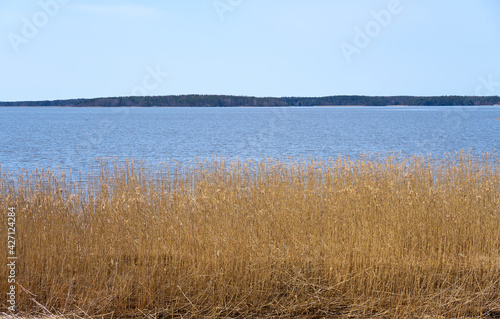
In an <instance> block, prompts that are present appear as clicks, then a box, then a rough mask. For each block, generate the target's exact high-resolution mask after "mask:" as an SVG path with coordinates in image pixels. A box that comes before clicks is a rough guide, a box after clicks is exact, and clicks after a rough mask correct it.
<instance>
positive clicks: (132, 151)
mask: <svg viewBox="0 0 500 319" xmlns="http://www.w3.org/2000/svg"><path fill="white" fill-rule="evenodd" d="M499 117H500V107H498V106H489V107H485V106H482V107H437V106H434V107H300V108H240V107H239V108H36V107H26V108H25V107H23V108H10V107H8V108H0V165H1V168H2V169H3V170H8V171H17V170H19V169H21V168H26V169H34V168H36V167H37V166H38V167H44V168H54V169H55V168H58V167H59V168H62V169H73V170H84V171H85V170H86V168H88V167H89V165H90V164H91V163H92V162H93V161H94V160H95V159H96V158H100V157H114V156H117V157H119V158H126V157H128V158H139V159H144V160H146V161H148V162H151V163H155V162H160V161H162V160H165V159H171V160H176V161H179V162H188V161H190V160H192V159H193V158H195V157H197V158H207V157H211V156H214V155H215V156H228V157H240V158H241V159H261V158H264V157H274V158H276V157H282V158H283V157H289V156H294V157H298V156H313V157H320V158H329V157H335V156H339V155H341V156H345V155H347V156H351V157H356V156H359V155H360V154H362V153H366V152H369V153H385V152H402V153H403V154H410V155H411V154H424V155H427V154H432V155H436V156H440V155H442V154H444V153H450V152H451V153H452V152H455V151H459V150H462V149H464V150H474V151H477V152H488V151H489V152H493V151H498V150H500V138H499V133H500V120H496V118H499Z"/></svg>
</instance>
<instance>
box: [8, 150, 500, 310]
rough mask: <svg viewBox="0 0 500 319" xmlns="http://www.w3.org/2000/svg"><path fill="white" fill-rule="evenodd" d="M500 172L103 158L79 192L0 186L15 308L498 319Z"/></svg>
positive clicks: (408, 164)
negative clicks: (9, 220) (12, 251)
mask: <svg viewBox="0 0 500 319" xmlns="http://www.w3.org/2000/svg"><path fill="white" fill-rule="evenodd" d="M499 159H500V154H471V153H464V152H462V153H459V154H454V155H448V156H446V157H445V158H444V159H436V158H430V157H421V156H414V157H407V156H399V155H387V156H382V157H376V158H374V157H373V156H372V157H365V158H361V159H356V160H350V159H348V158H336V159H330V160H326V161H321V160H315V159H296V160H294V159H287V160H286V161H280V160H272V159H269V160H265V161H262V162H248V161H240V160H235V159H223V158H217V159H212V160H205V161H199V162H198V163H196V164H193V165H189V166H187V165H180V164H175V163H170V164H168V163H163V164H160V165H159V166H155V167H151V166H150V165H146V164H145V163H142V162H137V161H126V162H113V161H109V160H108V161H106V160H103V161H102V162H101V163H100V164H99V165H97V166H96V167H94V169H93V170H92V173H90V174H88V175H86V176H84V177H80V179H84V180H85V181H86V183H85V184H84V185H85V186H84V187H82V186H81V185H82V183H78V182H77V180H76V179H75V178H73V177H71V178H70V177H66V176H64V174H62V173H61V172H57V171H56V172H53V171H49V170H38V171H32V172H27V171H23V172H20V173H18V174H10V175H9V174H7V173H6V172H3V173H2V174H0V207H1V209H2V210H4V211H6V209H7V207H9V206H14V207H16V211H17V227H16V230H17V255H18V261H17V263H18V264H17V267H18V268H17V271H18V274H17V282H18V284H19V287H20V289H19V291H18V296H17V303H18V305H19V306H20V311H21V313H24V314H29V315H33V314H44V315H48V314H53V315H60V314H74V315H78V316H82V317H86V318H87V317H89V316H90V317H119V316H150V317H155V318H156V317H168V318H170V317H172V318H180V317H183V318H190V317H192V318H235V317H238V318H252V317H253V318H257V317H276V318H278V317H300V318H321V317H394V318H396V317H399V318H411V317H414V318H422V317H428V318H431V317H432V318H434V317H441V318H443V317H445V318H450V317H481V316H482V317H495V316H500V177H499V166H500V165H499V162H500V161H499ZM4 215H5V214H4ZM2 218H3V217H2ZM3 220H5V222H4V223H3V225H1V228H0V229H1V232H2V236H1V237H2V238H6V236H5V233H6V231H7V229H6V228H7V226H6V218H4V219H3ZM6 256H7V248H6V244H5V245H4V244H2V245H0V264H2V265H5V264H6V263H7V259H6ZM0 274H1V277H2V280H1V281H0V291H1V294H2V296H5V294H6V292H7V285H8V284H7V281H6V280H4V279H3V278H6V275H7V268H6V267H2V269H1V270H0ZM3 299H5V298H3ZM0 305H1V306H2V308H4V307H5V308H6V306H7V304H6V303H5V301H4V300H2V301H0ZM0 311H5V310H0Z"/></svg>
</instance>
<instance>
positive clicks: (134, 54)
mask: <svg viewBox="0 0 500 319" xmlns="http://www.w3.org/2000/svg"><path fill="white" fill-rule="evenodd" d="M499 57H500V1H498V0H439V1H435V0H434V1H432V0H308V1H306V0H182V1H181V0H175V1H174V0H161V1H160V0H143V1H138V0H136V1H133V0H122V1H114V0H108V1H102V0H99V1H98V0H36V1H35V0H23V1H19V0H0V74H1V76H0V101H27V100H55V99H69V98H94V97H109V96H131V95H178V94H227V95H247V96H261V97H270V96H273V97H281V96H329V95H420V96H422V95H423V96H426V95H500V60H499Z"/></svg>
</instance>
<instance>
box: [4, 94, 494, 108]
mask: <svg viewBox="0 0 500 319" xmlns="http://www.w3.org/2000/svg"><path fill="white" fill-rule="evenodd" d="M499 105H500V96H361V95H337V96H325V97H252V96H232V95H167V96H128V97H105V98H92V99H68V100H46V101H15V102H0V107H2V106H20V107H28V106H57V107H302V106H314V107H363V106H389V107H405V106H499Z"/></svg>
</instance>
